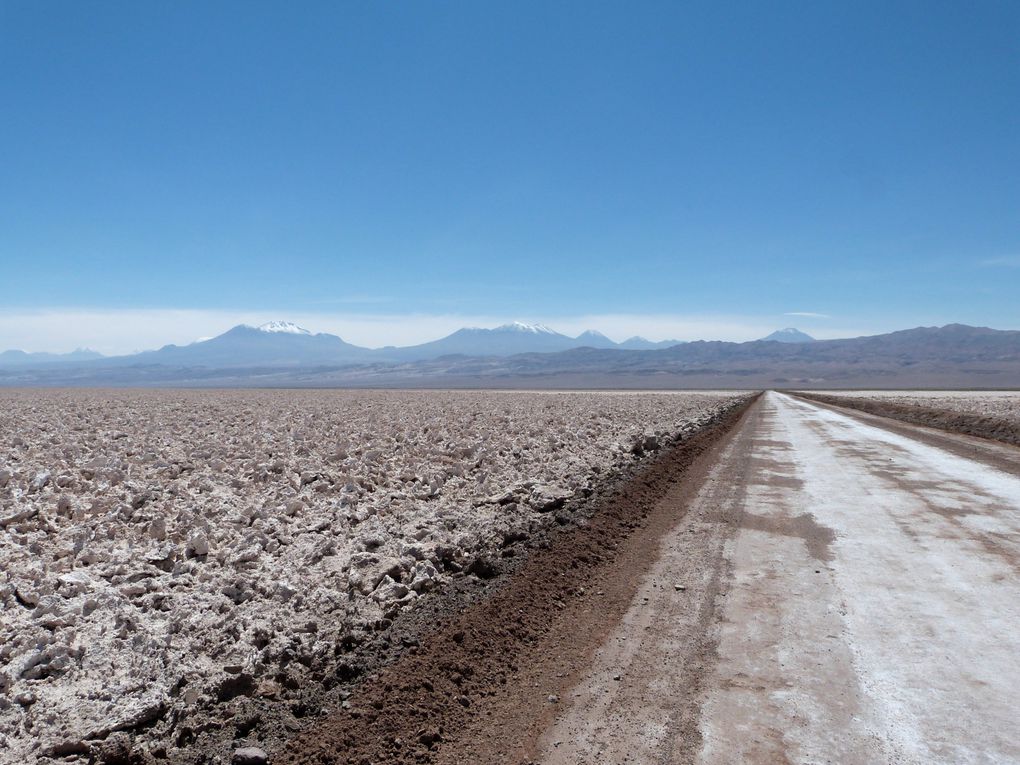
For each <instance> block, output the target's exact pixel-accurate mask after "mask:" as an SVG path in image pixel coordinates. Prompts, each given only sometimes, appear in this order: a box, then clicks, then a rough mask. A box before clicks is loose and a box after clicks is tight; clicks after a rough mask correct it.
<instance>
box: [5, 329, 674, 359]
mask: <svg viewBox="0 0 1020 765" xmlns="http://www.w3.org/2000/svg"><path fill="white" fill-rule="evenodd" d="M679 342H680V341H679V340H664V341H662V342H653V341H651V340H645V339H644V338H643V337H632V338H630V339H628V340H625V341H624V342H622V343H615V342H613V341H612V340H610V339H609V338H608V337H606V336H605V335H603V334H602V333H601V332H596V331H595V330H588V331H587V332H583V333H581V334H580V335H578V336H577V337H570V336H569V335H564V334H561V333H559V332H556V331H554V330H552V329H549V328H548V327H546V326H543V325H541V324H524V323H522V322H519V321H515V322H512V323H510V324H503V325H502V326H499V327H495V328H492V329H483V328H481V327H465V328H464V329H459V330H457V331H456V332H454V333H453V334H451V335H447V336H446V337H443V338H440V339H439V340H433V341H431V342H428V343H422V344H420V345H412V346H405V347H394V346H390V347H386V348H377V349H373V348H364V347H361V346H357V345H352V344H351V343H347V342H345V341H344V340H342V339H341V338H339V337H337V336H336V335H330V334H326V333H317V334H313V333H311V332H309V331H308V330H307V329H304V328H303V327H299V326H298V325H297V324H293V323H291V322H289V321H271V322H269V323H268V324H263V325H261V326H259V327H251V326H248V325H247V324H239V325H238V326H236V327H233V328H232V329H229V330H227V331H226V332H224V333H223V334H222V335H217V336H216V337H213V338H210V339H207V340H201V341H198V342H194V343H190V344H189V345H164V346H163V347H162V348H160V349H158V350H155V351H143V352H141V353H133V354H130V355H126V356H111V357H105V358H103V357H102V356H101V355H100V354H98V353H96V352H95V351H84V350H79V351H75V352H74V353H69V354H64V355H59V354H46V353H35V354H32V353H25V352H23V351H6V352H5V353H3V354H0V367H4V366H14V365H17V366H24V365H32V364H35V363H38V364H43V363H45V364H50V363H61V362H80V361H87V360H94V359H99V358H103V361H102V364H103V365H106V366H125V365H138V364H145V365H147V364H171V365H181V366H215V367H245V366H270V367H274V366H320V365H324V364H351V363H359V362H369V361H388V362H401V361H422V360H426V359H436V358H441V357H443V356H451V355H460V356H512V355H515V354H518V353H554V352H556V351H566V350H570V349H571V348H602V349H607V348H623V349H629V350H653V349H656V348H668V347H670V346H673V345H677V344H678V343H679ZM8 357H10V359H11V362H10V363H7V362H6V361H5V359H6V358H8Z"/></svg>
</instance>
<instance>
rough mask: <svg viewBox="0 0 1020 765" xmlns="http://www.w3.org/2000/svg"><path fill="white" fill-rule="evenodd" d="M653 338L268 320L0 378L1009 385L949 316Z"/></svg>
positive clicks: (976, 332)
mask: <svg viewBox="0 0 1020 765" xmlns="http://www.w3.org/2000/svg"><path fill="white" fill-rule="evenodd" d="M661 345H663V344H657V343H648V341H642V340H640V338H632V340H630V341H626V342H624V343H614V342H613V341H612V340H610V339H609V338H607V337H605V336H604V335H602V334H600V333H597V332H594V331H589V332H585V333H582V334H581V335H579V336H578V337H575V338H571V337H568V336H566V335H563V334H560V333H558V332H555V331H553V330H551V329H549V328H548V327H543V326H540V325H531V324H521V323H513V324H506V325H503V326H501V327H496V328H493V329H482V328H465V329H461V330H458V331H457V332H454V333H453V334H451V335H449V336H447V337H444V338H442V339H440V340H435V341H432V342H430V343H423V344H421V345H416V346H409V347H404V348H380V349H369V348H361V347H359V346H356V345H352V344H350V343H346V342H344V341H343V340H341V339H340V338H339V337H336V336H335V335H329V334H322V333H320V334H312V333H311V332H308V331H307V330H304V329H302V328H300V327H297V326H296V325H293V324H290V323H287V322H273V323H271V324H266V325H263V326H261V327H250V326H244V325H241V326H237V327H234V328H233V329H230V330H229V331H227V332H225V333H223V334H222V335H219V336H217V337H214V338H212V339H209V340H205V341H202V342H196V343H192V344H190V345H185V346H177V345H167V346H164V347H163V348H160V349H159V350H155V351H146V352H144V353H137V354H133V355H130V356H117V357H108V358H102V357H100V358H96V356H97V355H98V354H95V353H94V352H90V351H78V352H76V354H77V356H76V355H75V354H68V355H66V356H53V355H50V354H41V355H36V354H21V352H15V354H21V355H15V356H11V355H10V352H8V353H7V354H0V358H12V359H15V361H14V362H13V363H7V362H3V363H0V385H167V386H174V385H178V386H179V385H196V386H284V387H287V386H310V387H518V388H536V387H538V388H541V387H548V388H558V387H560V388H561V387H579V388H586V387H607V388H690V387H729V388H771V387H819V388H823V387H1008V388H1017V387H1020V332H1017V331H1005V330H995V329H989V328H985V327H970V326H966V325H962V324H950V325H947V326H944V327H918V328H916V329H909V330H903V331H900V332H892V333H889V334H884V335H874V336H870V337H857V338H849V339H843V340H814V339H812V338H811V337H810V336H808V335H805V334H804V333H802V332H799V331H798V330H795V329H792V328H790V329H786V330H780V331H778V332H776V333H773V334H772V335H769V336H768V337H767V338H763V339H762V340H755V341H752V342H746V343H730V342H720V341H707V342H706V341H697V342H690V343H676V342H672V341H670V342H669V343H668V344H665V347H660V346H661ZM635 346H637V347H635ZM649 346H650V347H649ZM83 355H84V357H83ZM23 357H29V358H32V359H35V360H34V361H29V362H25V361H24V360H23Z"/></svg>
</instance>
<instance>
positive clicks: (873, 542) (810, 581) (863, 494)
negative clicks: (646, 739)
mask: <svg viewBox="0 0 1020 765" xmlns="http://www.w3.org/2000/svg"><path fill="white" fill-rule="evenodd" d="M764 406H765V408H766V411H765V413H764V417H763V420H762V425H761V431H762V432H761V433H760V434H758V436H759V438H760V439H761V449H760V452H758V453H757V455H756V456H757V457H758V462H759V464H762V465H763V469H761V470H757V471H755V473H754V474H753V475H751V476H749V477H748V478H749V481H748V484H749V485H748V487H747V505H746V508H747V511H748V512H749V513H753V514H754V515H756V516H763V517H765V518H767V519H771V520H773V521H777V522H781V521H783V520H784V519H785V520H789V519H791V518H794V517H797V516H799V515H802V514H805V513H807V514H810V515H812V516H813V517H814V518H815V520H816V521H817V522H818V523H819V524H821V525H822V526H825V527H828V528H830V529H832V530H833V531H834V532H835V533H836V536H837V538H836V541H835V542H834V543H833V544H832V545H831V553H832V555H833V559H832V560H831V561H827V562H822V561H817V560H812V559H810V557H808V556H806V555H805V546H804V545H803V544H802V543H800V542H799V540H796V539H795V538H793V537H791V536H786V535H780V534H779V533H768V532H762V531H758V530H749V529H745V530H742V531H741V533H740V535H739V537H738V539H737V542H736V543H735V546H734V550H733V558H732V559H733V561H734V566H735V571H734V585H733V588H732V590H731V593H730V596H729V598H727V600H726V601H725V609H724V621H723V625H724V626H723V632H722V639H721V643H720V647H719V654H720V664H719V668H718V670H717V676H716V678H715V681H714V683H713V685H712V689H711V690H710V692H709V694H708V699H707V701H706V705H705V710H704V714H703V722H702V725H703V733H704V736H705V746H704V749H703V752H702V756H701V758H700V761H701V762H705V763H709V762H711V763H716V762H733V761H738V760H743V761H763V760H761V758H762V757H763V756H766V757H768V756H772V757H780V756H781V757H787V758H789V760H790V761H793V762H819V761H830V762H841V763H842V762H850V761H860V762H889V761H893V762H916V763H930V762H954V763H956V762H959V763H971V762H972V763H998V762H1003V763H1004V762H1018V761H1020V734H1018V733H1017V732H1016V724H1015V723H1016V713H1015V703H1014V698H1015V688H1016V687H1018V686H1020V660H1018V658H1017V657H1018V656H1020V636H1018V634H1017V630H1016V625H1017V624H1018V623H1020V586H1018V583H1017V577H1016V572H1017V561H1018V560H1020V556H1018V553H1020V549H1018V548H1020V544H1018V541H1020V533H1018V531H1020V512H1018V511H1020V479H1018V478H1017V477H1016V476H1014V475H1011V474H1008V473H1005V472H1003V471H1001V470H998V469H995V468H992V467H989V466H987V465H984V464H982V463H980V462H977V461H975V460H971V459H966V458H963V457H959V456H956V455H953V454H950V453H948V452H945V451H943V450H941V449H938V448H935V447H932V446H929V445H927V444H923V443H920V442H917V441H914V440H912V439H910V438H907V437H904V436H901V435H897V434H895V433H890V432H888V431H885V430H883V429H881V428H878V427H873V426H870V425H867V424H864V423H861V422H859V421H858V420H856V419H852V418H849V417H845V416H843V415H841V414H838V413H836V412H832V411H830V410H827V409H822V408H819V407H816V406H814V405H812V404H808V403H804V402H802V401H799V400H793V399H791V398H789V397H787V396H781V395H779V394H769V395H768V397H767V399H766V401H765V403H764ZM776 443H786V444H788V445H789V446H782V447H776V446H774V444H776ZM790 446H792V449H791V448H789V447H790ZM777 475H778V476H781V477H791V476H792V477H795V478H797V479H799V481H800V482H802V484H800V485H797V484H793V483H789V482H787V483H779V484H777V483H776V482H775V480H774V479H775V476H777ZM735 480H738V479H737V477H735ZM954 511H955V512H954ZM960 511H965V512H966V513H967V514H957V513H959V512H960ZM794 542H796V544H791V543H794ZM816 572H817V573H816ZM820 614H827V615H829V616H833V615H835V616H836V617H837V619H836V625H835V626H834V624H833V623H832V622H831V621H829V622H827V621H826V620H825V619H821V618H819V615H820ZM769 624H772V625H773V626H772V627H771V630H772V631H771V632H769V628H768V625H769ZM763 630H764V632H763ZM769 640H771V641H772V642H771V643H770V642H769ZM826 641H829V642H830V644H833V643H834V644H837V645H836V646H834V652H833V653H831V654H830V655H829V656H830V658H829V663H827V664H817V663H813V662H812V661H811V660H809V659H808V658H806V657H807V656H808V652H809V651H812V650H817V646H818V645H825V644H826ZM839 646H842V648H839ZM840 667H842V668H843V669H844V670H845V676H844V675H841V674H840ZM819 673H821V674H822V676H825V675H826V673H827V674H828V676H829V677H830V678H831V679H830V680H829V681H828V682H826V683H823V684H821V685H819V684H818V682H817V678H818V676H819ZM847 677H850V678H852V679H853V681H852V682H850V681H847V679H846V678H847ZM756 699H757V701H756ZM848 703H849V704H850V706H851V707H857V708H854V709H853V711H852V717H851V720H850V721H849V722H847V723H846V725H845V726H844V727H842V728H841V729H839V730H838V731H836V733H837V735H836V736H833V730H832V728H831V725H830V724H829V723H831V722H832V721H838V720H840V719H841V715H842V714H845V712H846V704H848ZM735 710H736V711H735ZM825 721H829V723H825ZM823 723H825V724H823ZM848 744H849V745H851V748H850V749H849V750H848V748H847V747H848ZM756 758H757V759H756Z"/></svg>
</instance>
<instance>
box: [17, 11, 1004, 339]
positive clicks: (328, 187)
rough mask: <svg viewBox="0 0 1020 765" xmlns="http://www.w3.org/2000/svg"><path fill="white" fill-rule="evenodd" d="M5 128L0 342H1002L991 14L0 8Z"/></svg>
mask: <svg viewBox="0 0 1020 765" xmlns="http://www.w3.org/2000/svg"><path fill="white" fill-rule="evenodd" d="M0 115H2V116H0V152H2V154H0V348H8V347H23V348H27V349H30V350H66V349H69V348H71V347H74V346H76V345H91V346H93V347H97V348H100V349H101V350H106V351H107V352H112V351H118V350H131V349H134V348H138V347H148V346H154V345H160V344H162V343H164V342H170V341H173V342H183V341H188V340H192V339H195V337H196V336H198V335H209V334H214V333H216V332H218V331H222V330H223V329H226V328H227V327H228V326H230V324H231V323H234V321H235V320H236V319H248V320H253V321H257V320H260V319H261V320H268V319H275V318H280V319H294V320H300V321H301V322H302V323H304V324H305V325H307V326H309V328H310V329H313V330H319V331H336V332H339V333H340V334H343V335H344V336H345V338H347V339H350V340H352V341H354V342H361V343H364V344H381V343H387V342H397V343H400V342H407V341H413V340H418V339H427V338H425V337H423V335H427V334H429V333H433V332H435V331H440V330H446V329H452V328H455V327H456V326H458V325H460V324H463V323H483V322H490V321H491V322H493V323H495V322H499V321H505V320H510V319H522V320H533V321H542V322H544V323H546V324H549V325H551V326H553V327H554V328H556V329H561V328H562V329H564V330H573V329H582V328H584V325H585V324H587V323H589V322H591V323H595V324H596V328H597V329H601V330H602V331H604V332H606V333H607V334H609V335H611V336H616V339H622V337H621V336H625V335H626V334H633V332H634V331H639V332H640V333H641V334H645V335H647V336H649V337H652V338H664V337H674V336H678V335H680V334H684V333H685V334H686V336H683V337H680V338H679V339H696V337H705V338H715V337H718V338H724V339H750V338H752V337H754V336H756V335H758V333H760V332H763V331H769V330H771V329H774V328H776V327H779V326H786V325H796V326H798V327H801V328H802V329H805V330H807V331H809V332H812V333H813V334H815V335H816V336H820V337H831V336H838V335H842V334H847V333H864V332H878V331H885V330H890V329H898V328H904V327H910V326H916V325H919V324H942V323H948V322H953V321H960V322H965V323H971V324H983V325H991V326H996V327H1000V328H1020V3H1017V2H1013V1H1010V2H966V3H965V2H955V3H947V2H938V1H937V0H923V1H921V2H890V1H889V0H882V1H881V2H853V3H832V2H822V3H817V2H798V3H783V2H760V3H759V2H732V3H720V2H705V3H697V2H682V3H681V2H662V3H658V2H637V3H635V2H616V3H606V2H592V1H591V0H584V1H583V2H550V1H549V0H542V1H541V2H534V3H529V2H522V1H521V0H514V1H513V2H504V3H496V2H473V1H472V2H468V1H467V0H465V1H464V2H442V1H440V0H430V1H429V2H403V3H402V2H356V3H344V2H326V3H321V4H316V3H284V2H275V3H260V2H250V1H248V0H245V1H244V2H241V1H238V2H193V3H188V2H166V3H155V2H142V3H139V2H134V1H132V2H96V3H80V2H44V1H40V0H24V1H22V0H2V2H0ZM788 314H819V316H811V315H802V316H798V315H793V316H790V315H788ZM598 322H601V323H602V324H601V326H599V325H598Z"/></svg>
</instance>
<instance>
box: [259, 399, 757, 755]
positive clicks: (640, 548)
mask: <svg viewBox="0 0 1020 765" xmlns="http://www.w3.org/2000/svg"><path fill="white" fill-rule="evenodd" d="M755 398H756V397H755ZM755 398H752V399H748V400H745V401H744V402H742V403H741V404H740V405H737V406H735V407H734V408H733V409H731V410H729V411H728V412H726V413H725V414H722V415H720V416H719V417H718V418H717V419H716V420H715V422H714V423H713V424H712V425H711V426H709V427H706V428H704V429H703V430H701V431H699V432H697V433H696V434H694V435H692V436H690V437H689V438H687V439H686V440H684V441H682V442H681V443H679V444H678V445H676V446H674V447H672V448H669V449H667V450H664V452H663V453H662V455H661V456H659V457H658V458H657V459H655V460H654V461H652V462H650V463H649V464H648V465H647V467H646V468H644V469H643V470H642V471H641V472H639V473H637V474H636V475H635V476H633V477H632V478H630V479H629V480H627V481H626V482H624V483H622V484H621V485H619V486H618V487H616V489H615V490H614V491H613V492H612V493H611V494H610V495H608V496H606V497H604V498H602V499H600V500H598V502H597V503H596V505H595V506H594V507H593V512H592V514H591V516H590V517H589V519H587V520H582V521H581V522H580V523H579V524H578V525H577V526H570V527H565V528H564V529H563V530H562V531H560V532H559V533H557V534H554V535H552V536H551V537H550V538H549V539H547V540H545V541H544V542H543V544H542V546H540V547H539V549H536V550H535V551H533V552H532V553H531V554H530V555H529V557H528V559H527V561H526V562H525V563H524V564H523V565H522V566H521V567H520V568H519V569H518V570H517V571H516V573H514V574H513V575H511V576H509V577H506V578H505V581H503V582H501V583H500V584H498V585H497V586H495V587H494V588H493V589H492V591H491V594H490V595H489V596H488V597H486V598H485V599H484V600H481V601H479V602H476V603H475V604H474V605H471V606H468V607H467V608H465V609H464V610H463V611H461V612H460V613H459V614H453V615H450V616H449V617H448V618H447V620H446V622H445V623H438V624H437V625H436V627H437V629H436V630H435V631H434V632H432V633H431V634H429V635H427V636H425V637H423V639H422V640H421V641H420V643H419V644H418V645H412V646H410V647H408V648H407V650H406V651H405V652H404V653H403V654H402V655H401V656H400V657H399V658H397V659H396V660H395V661H393V662H392V663H391V664H389V665H388V666H387V667H385V668H384V669H381V670H380V671H378V672H377V673H376V674H375V675H372V676H370V677H367V678H365V679H364V680H363V681H362V682H361V683H360V684H359V685H358V686H357V687H356V688H355V689H354V690H353V692H352V694H351V695H350V697H349V698H348V700H347V701H346V702H345V704H344V708H343V709H341V710H338V711H337V712H336V713H334V714H332V715H331V716H328V717H325V718H323V719H322V720H321V721H320V722H316V723H313V724H310V725H309V726H308V727H307V728H306V729H305V730H303V731H302V732H301V733H300V734H298V735H297V736H296V737H295V738H293V739H292V740H291V741H290V742H288V744H287V745H286V747H285V748H284V750H283V751H282V752H280V754H279V755H278V756H277V757H275V758H274V763H275V765H281V764H283V763H352V764H353V763H356V764H357V765H367V764H368V763H373V764H376V765H379V764H382V763H391V764H396V763H439V762H523V761H526V759H527V757H528V755H529V748H530V743H531V742H532V740H533V739H534V737H535V736H536V735H537V732H538V731H540V730H541V728H542V726H543V723H544V722H545V721H547V720H548V719H549V718H550V717H551V715H552V713H553V710H555V708H556V702H557V701H558V695H559V694H560V693H562V692H563V691H564V690H565V689H566V688H568V687H569V686H570V683H571V677H572V675H573V673H575V672H578V671H580V670H581V669H583V667H585V666H587V663H588V660H589V659H590V656H591V654H592V653H593V651H594V650H595V648H596V647H597V646H598V645H599V643H600V642H601V638H602V637H603V636H604V635H605V634H606V632H607V630H608V629H610V628H611V626H612V625H613V623H614V622H615V621H616V619H618V618H619V617H620V616H622V614H623V613H624V611H625V610H626V608H627V606H628V604H629V603H630V600H631V598H632V596H633V594H634V591H635V589H636V586H637V580H638V579H639V578H640V575H641V573H642V571H644V570H645V568H647V566H648V565H650V564H651V562H652V558H653V557H654V550H655V542H656V540H657V539H658V538H659V537H660V536H661V535H662V534H663V533H664V532H665V531H666V530H668V529H669V528H670V527H672V525H673V524H675V523H676V521H677V520H678V518H677V514H676V508H675V507H671V506H670V505H669V504H667V503H659V502H658V500H660V499H661V498H662V496H663V495H664V494H665V493H666V492H667V491H668V490H669V488H670V487H675V485H676V483H677V481H679V480H683V479H684V478H687V479H690V480H691V482H692V483H694V481H693V477H694V475H695V474H696V473H697V472H698V471H702V470H705V469H707V465H708V463H709V462H710V457H709V455H708V453H709V452H710V451H711V450H713V449H714V448H715V447H717V446H718V445H719V444H720V442H721V441H722V438H723V436H724V435H726V434H727V433H728V432H729V431H730V430H731V429H732V428H733V427H734V425H736V423H737V422H738V421H739V420H740V418H741V417H742V415H743V414H744V412H745V411H746V410H747V408H748V407H749V406H750V405H751V403H753V401H754V400H755Z"/></svg>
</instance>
